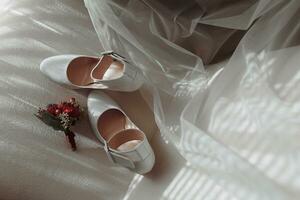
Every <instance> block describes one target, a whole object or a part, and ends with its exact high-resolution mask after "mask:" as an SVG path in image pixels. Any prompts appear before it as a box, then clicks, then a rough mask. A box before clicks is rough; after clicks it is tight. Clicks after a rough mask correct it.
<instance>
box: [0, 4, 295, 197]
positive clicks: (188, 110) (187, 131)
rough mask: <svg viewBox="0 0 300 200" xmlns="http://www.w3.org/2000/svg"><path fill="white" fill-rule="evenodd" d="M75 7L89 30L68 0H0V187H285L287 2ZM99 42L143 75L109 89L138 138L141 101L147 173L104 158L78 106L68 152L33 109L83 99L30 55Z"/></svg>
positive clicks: (290, 98)
mask: <svg viewBox="0 0 300 200" xmlns="http://www.w3.org/2000/svg"><path fill="white" fill-rule="evenodd" d="M85 6H86V7H87V8H88V11H89V13H90V17H91V19H92V21H93V24H94V27H95V29H96V32H97V34H98V38H97V36H96V33H95V31H94V29H93V26H92V24H91V19H90V17H89V16H88V13H87V11H86V9H85V8H84V4H83V2H81V1H75V0H22V1H21V0H5V1H1V2H0V12H1V19H0V25H1V26H0V39H1V40H0V44H1V45H0V51H1V53H0V91H1V92H0V103H1V104H0V112H1V115H0V118H1V119H0V127H1V130H0V151H1V156H0V169H1V172H0V195H1V196H0V199H5V200H10V199H11V200H15V199H18V200H23V199H31V200H35V199H37V200H38V199H39V200H40V199H43V200H44V199H45V200H47V199H49V200H50V199H64V200H65V199H72V200H77V199H91V200H93V199H129V200H136V199H190V200H194V199H243V200H248V199H251V200H252V199H254V200H260V199H271V200H273V199H297V197H298V196H299V193H300V182H299V180H300V178H299V171H300V167H299V166H300V163H299V162H300V161H299V130H300V118H299V116H300V115H299V114H300V101H299V97H300V90H299V89H300V88H299V87H300V84H299V80H300V77H299V69H300V57H299V56H300V55H299V54H300V48H299V40H300V39H299V38H300V29H299V28H300V27H299V26H300V23H299V20H300V18H299V14H300V9H299V8H300V2H299V1H298V0H291V1H285V0H272V1H271V0H258V1H256V0H250V1H248V0H243V1H241V0H235V1H230V3H229V1H223V0H213V1H201V0H198V1H193V0H187V1H180V0H178V1H171V0H170V1H165V0H143V1H137V0H98V1H94V0H85ZM99 39H100V43H99ZM237 45H238V46H237ZM102 47H103V48H102ZM103 49H105V50H110V49H113V50H115V51H117V52H118V53H120V54H122V55H125V56H126V57H128V58H130V59H131V61H132V62H134V63H135V64H136V65H137V66H138V67H140V68H141V69H142V70H143V72H144V75H145V78H146V80H147V82H146V84H145V85H144V86H143V88H142V89H141V90H140V91H139V92H135V93H130V94H127V93H112V92H111V93H109V94H110V95H111V96H112V97H113V98H115V99H116V100H117V101H118V102H119V103H120V104H121V106H122V107H123V108H124V110H125V111H126V112H128V114H129V116H130V117H132V119H133V121H134V122H135V123H136V124H137V125H138V126H140V127H141V128H142V129H143V130H144V131H145V132H146V133H147V134H148V137H149V139H150V138H151V136H152V135H153V134H154V133H156V132H157V130H156V126H155V125H154V119H153V116H152V113H151V110H152V111H153V112H154V115H155V121H156V123H157V125H158V128H159V130H160V133H161V134H154V135H153V137H152V147H153V148H154V151H155V153H156V160H157V162H156V165H155V167H154V169H153V172H151V173H150V174H149V175H147V176H144V177H143V176H139V175H134V174H133V173H131V172H129V171H128V170H126V169H123V168H121V167H117V166H112V165H111V164H110V163H109V161H108V159H107V158H106V156H105V153H104V151H103V150H100V149H99V148H97V144H98V142H97V139H96V138H95V137H94V136H93V134H92V133H91V131H90V128H89V126H88V121H87V118H86V119H85V120H84V121H83V122H82V123H80V124H79V125H78V127H77V128H76V132H77V133H78V134H77V135H78V136H77V137H76V139H77V141H78V147H79V150H78V152H76V153H74V152H72V151H70V150H69V149H68V147H67V146H66V144H65V142H64V136H63V134H60V133H57V132H54V131H53V130H52V129H51V128H49V127H47V126H45V125H43V124H41V123H40V121H38V120H37V119H35V118H34V117H33V113H34V112H35V111H36V109H37V108H38V107H39V106H44V105H45V104H47V103H52V102H56V101H60V100H61V99H62V98H64V97H67V96H75V97H76V98H78V99H79V101H80V102H81V103H82V104H83V105H84V104H85V102H86V94H87V91H79V92H75V91H71V90H68V89H65V88H63V87H61V86H59V85H58V84H56V83H53V82H51V81H50V80H48V79H46V78H45V77H44V76H43V75H42V74H41V73H40V72H39V69H38V68H39V63H40V61H41V60H42V59H43V58H45V57H48V56H51V55H57V54H67V53H78V54H87V55H99V52H100V51H101V50H103ZM233 51H234V54H233V55H232V56H230V55H231V53H232V52H233ZM225 58H227V59H225ZM218 61H222V62H220V63H218V64H213V63H216V62H218ZM203 63H204V64H203ZM140 93H141V94H142V96H143V98H144V100H145V101H146V102H147V104H146V102H145V101H144V100H143V99H142V97H141V95H140ZM147 105H148V106H149V107H150V108H151V110H149V108H148V107H147ZM178 152H179V153H180V154H179V153H178ZM132 178H133V179H132ZM129 184H130V185H129ZM128 186H129V188H128Z"/></svg>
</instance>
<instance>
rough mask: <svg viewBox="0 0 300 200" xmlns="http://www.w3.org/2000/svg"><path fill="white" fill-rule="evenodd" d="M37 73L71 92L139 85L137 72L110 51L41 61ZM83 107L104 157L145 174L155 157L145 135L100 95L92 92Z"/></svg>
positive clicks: (139, 74) (119, 89)
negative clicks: (86, 110) (86, 109)
mask: <svg viewBox="0 0 300 200" xmlns="http://www.w3.org/2000/svg"><path fill="white" fill-rule="evenodd" d="M40 70H41V71H42V72H43V73H44V74H45V75H46V76H48V77H49V78H50V79H52V80H53V81H55V82H58V83H60V84H63V85H65V86H67V87H69V88H72V89H81V88H92V89H109V90H116V91H134V90H137V89H138V88H139V87H140V86H141V85H142V84H143V76H142V74H141V72H140V70H139V69H138V68H137V67H135V66H133V65H131V64H130V63H129V62H128V61H126V60H125V59H124V57H122V56H120V55H119V54H116V53H114V52H105V53H102V56H100V57H90V56H81V55H60V56H53V57H50V58H46V59H45V60H43V61H42V63H41V65H40ZM87 104H88V113H89V119H90V123H91V126H92V128H93V132H94V133H95V135H96V136H97V138H98V139H99V140H100V143H101V145H102V146H103V148H104V150H105V151H106V154H107V156H108V158H109V159H110V160H111V161H112V162H113V163H116V164H119V165H121V166H124V167H126V168H128V169H130V170H132V171H134V172H136V173H139V174H145V173H147V172H149V171H150V170H151V169H152V168H153V165H154V162H155V156H154V153H153V150H152V148H151V146H150V144H149V142H148V140H147V137H146V135H145V133H144V132H143V131H141V130H140V129H139V128H138V127H137V126H135V124H134V123H133V122H132V121H131V120H130V119H129V118H128V116H127V115H126V114H125V113H124V112H123V111H122V109H121V108H120V107H119V106H118V105H117V103H115V102H114V101H113V100H112V99H111V98H110V97H109V96H107V95H106V94H104V93H103V92H101V91H99V90H93V91H92V92H91V93H90V94H89V96H88V101H87Z"/></svg>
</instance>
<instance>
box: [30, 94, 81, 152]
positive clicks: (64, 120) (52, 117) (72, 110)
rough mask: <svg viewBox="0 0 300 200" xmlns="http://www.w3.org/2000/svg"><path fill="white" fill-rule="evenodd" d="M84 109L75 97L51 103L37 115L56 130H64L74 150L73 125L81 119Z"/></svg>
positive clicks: (40, 109)
mask: <svg viewBox="0 0 300 200" xmlns="http://www.w3.org/2000/svg"><path fill="white" fill-rule="evenodd" d="M82 113H83V109H82V108H81V107H80V105H79V104H78V103H77V102H76V100H75V98H71V99H70V100H69V101H66V102H61V103H60V104H49V105H48V106H47V107H46V108H39V110H38V112H37V114H35V116H36V117H37V118H39V119H40V120H41V121H42V122H44V123H45V124H47V125H48V126H51V127H52V128H53V129H54V130H57V131H63V132H64V133H65V135H66V137H67V139H68V142H69V143H70V145H71V148H72V150H73V151H75V150H76V142H75V138H74V137H75V134H74V133H73V132H72V131H71V127H72V126H74V125H75V123H76V122H77V121H78V120H79V119H80V116H81V115H82Z"/></svg>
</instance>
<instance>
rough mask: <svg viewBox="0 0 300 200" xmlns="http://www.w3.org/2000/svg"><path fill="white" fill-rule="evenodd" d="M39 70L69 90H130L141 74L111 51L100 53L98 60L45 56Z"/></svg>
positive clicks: (140, 82) (140, 77)
mask: <svg viewBox="0 0 300 200" xmlns="http://www.w3.org/2000/svg"><path fill="white" fill-rule="evenodd" d="M40 70H41V71H42V72H43V73H44V74H45V75H46V76H48V77H49V78H50V79H52V80H53V81H55V82H58V83H60V84H63V85H65V86H67V87H69V88H72V89H80V88H93V89H109V90H117V91H134V90H137V89H138V88H139V87H141V85H142V84H143V76H142V73H141V71H140V70H139V69H138V68H137V67H135V66H133V65H131V64H130V63H129V62H128V61H126V60H125V58H124V57H122V56H120V55H119V54H117V53H114V52H111V51H110V52H104V53H102V56H101V57H100V58H98V57H90V56H84V55H59V56H53V57H49V58H46V59H45V60H43V61H42V62H41V65H40Z"/></svg>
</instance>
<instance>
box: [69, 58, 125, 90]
mask: <svg viewBox="0 0 300 200" xmlns="http://www.w3.org/2000/svg"><path fill="white" fill-rule="evenodd" d="M98 63H99V59H98V58H92V57H78V58H75V59H74V60H73V61H71V63H70V64H69V66H68V69H67V76H68V79H69V81H70V82H71V83H73V84H74V85H79V86H85V85H89V84H91V83H93V82H94V79H93V77H94V78H96V79H101V80H111V79H116V78H119V77H121V76H122V75H123V69H124V65H123V64H122V63H121V62H119V61H117V60H114V59H113V58H112V57H111V56H108V55H105V56H104V57H103V58H102V60H101V63H100V64H99V65H98V66H97V68H95V66H96V65H97V64H98ZM94 68H95V69H94ZM91 73H92V75H93V77H91Z"/></svg>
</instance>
